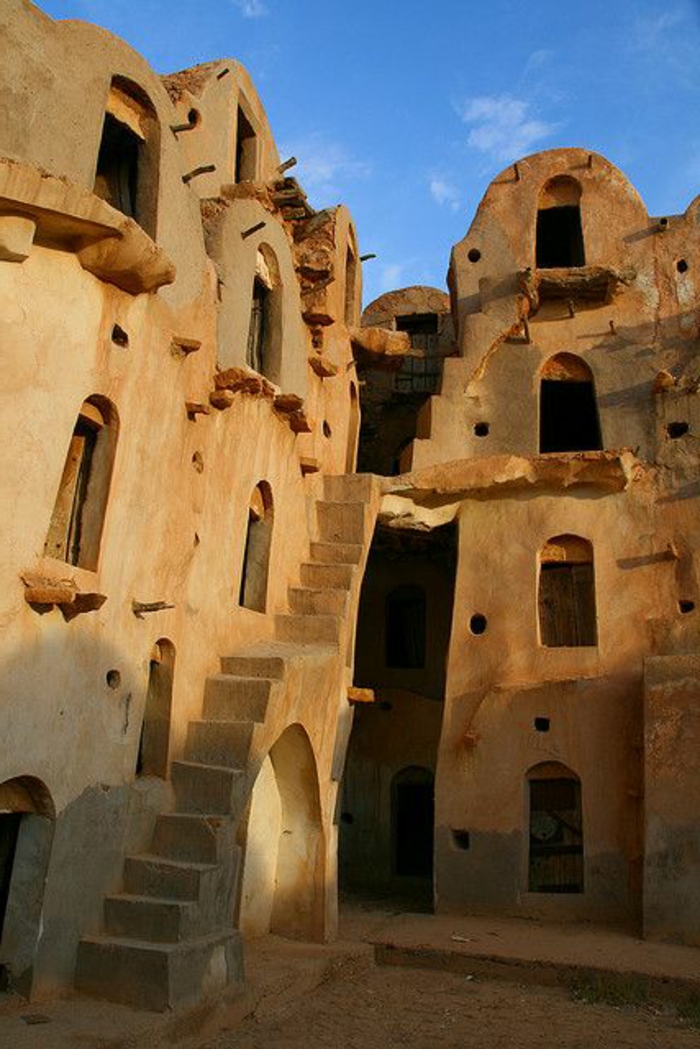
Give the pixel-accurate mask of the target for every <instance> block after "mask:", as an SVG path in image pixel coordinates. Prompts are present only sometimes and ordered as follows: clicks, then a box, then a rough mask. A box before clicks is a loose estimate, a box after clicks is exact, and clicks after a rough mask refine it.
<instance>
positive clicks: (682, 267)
mask: <svg viewBox="0 0 700 1049" xmlns="http://www.w3.org/2000/svg"><path fill="white" fill-rule="evenodd" d="M688 268H689V265H688V260H687V259H679V260H678V262H677V263H676V269H677V270H678V272H679V273H687V272H688Z"/></svg>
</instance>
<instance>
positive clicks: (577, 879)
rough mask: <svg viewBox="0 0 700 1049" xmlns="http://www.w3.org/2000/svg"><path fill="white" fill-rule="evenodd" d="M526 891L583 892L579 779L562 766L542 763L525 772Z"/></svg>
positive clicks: (555, 763) (554, 763) (581, 818)
mask: <svg viewBox="0 0 700 1049" xmlns="http://www.w3.org/2000/svg"><path fill="white" fill-rule="evenodd" d="M527 785H528V801H529V836H528V838H529V850H528V853H529V855H528V890H529V891H530V892H556V893H570V892H583V858H584V852H583V817H582V812H581V781H580V780H579V778H578V776H577V775H576V774H575V773H573V772H572V771H571V769H568V768H567V767H566V766H565V765H560V764H559V763H558V762H554V761H551V762H542V763H541V764H539V765H535V766H534V768H531V769H530V771H529V772H528V774H527Z"/></svg>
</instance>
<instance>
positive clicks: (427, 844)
mask: <svg viewBox="0 0 700 1049" xmlns="http://www.w3.org/2000/svg"><path fill="white" fill-rule="evenodd" d="M391 808H392V813H391V816H392V819H391V824H392V831H393V839H394V873H395V874H398V875H399V876H403V877H414V878H429V877H431V876H432V873H433V837H434V829H433V828H434V821H435V786H434V777H433V773H432V772H431V771H430V769H426V768H422V767H421V766H419V765H411V766H409V767H408V768H405V769H402V770H401V771H400V772H397V773H396V775H395V776H394V778H393V780H392V784H391Z"/></svg>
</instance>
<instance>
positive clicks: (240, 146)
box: [233, 105, 258, 182]
mask: <svg viewBox="0 0 700 1049" xmlns="http://www.w3.org/2000/svg"><path fill="white" fill-rule="evenodd" d="M257 168H258V145H257V137H256V134H255V130H254V128H253V125H252V124H251V122H250V120H249V119H248V117H247V116H246V114H245V112H244V110H243V107H242V106H240V105H239V107H238V112H237V115H236V150H235V156H234V172H233V181H234V182H255V179H256V178H257Z"/></svg>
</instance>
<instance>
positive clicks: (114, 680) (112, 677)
mask: <svg viewBox="0 0 700 1049" xmlns="http://www.w3.org/2000/svg"><path fill="white" fill-rule="evenodd" d="M105 681H106V682H107V684H108V686H109V687H110V688H119V686H120V685H121V683H122V676H121V674H120V673H119V671H118V670H108V671H107V674H106V675H105Z"/></svg>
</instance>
